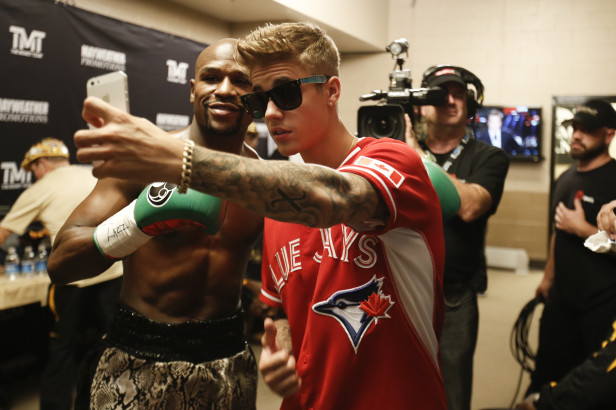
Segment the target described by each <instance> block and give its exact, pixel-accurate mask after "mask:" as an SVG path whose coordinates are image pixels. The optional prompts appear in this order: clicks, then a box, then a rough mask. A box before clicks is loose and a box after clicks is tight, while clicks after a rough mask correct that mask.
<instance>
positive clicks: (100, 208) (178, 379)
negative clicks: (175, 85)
mask: <svg viewBox="0 0 616 410" xmlns="http://www.w3.org/2000/svg"><path fill="white" fill-rule="evenodd" d="M235 43H236V40H233V39H224V40H221V41H219V42H217V43H215V44H213V45H211V46H210V47H208V48H206V49H205V50H204V51H203V52H202V53H201V55H199V57H198V59H197V62H196V67H195V78H194V79H193V80H191V83H190V86H191V94H190V101H191V102H192V103H193V105H194V118H193V121H192V123H191V125H190V126H188V127H187V128H186V129H184V130H181V131H179V132H177V133H175V136H176V137H177V138H181V139H190V140H192V141H194V143H195V144H196V145H198V146H206V147H209V148H212V149H215V150H219V151H225V152H230V153H234V154H240V155H243V156H247V157H251V158H256V157H257V155H256V154H255V153H254V151H252V150H251V149H250V148H248V147H247V146H245V145H244V143H243V141H244V134H245V132H246V128H247V127H248V125H249V124H250V122H251V121H252V118H251V117H250V116H249V115H248V114H247V113H246V112H245V111H244V110H243V109H242V106H241V101H240V96H241V95H243V94H246V93H247V92H250V91H251V83H250V81H249V78H248V75H247V73H246V72H245V71H244V69H242V68H240V66H239V65H238V64H237V63H236V62H235V60H234V57H233V50H234V48H235ZM101 125H102V123H101ZM144 188H146V187H145V186H144V185H140V184H136V183H132V182H127V181H121V180H119V179H113V178H106V179H101V180H100V181H99V182H98V184H97V185H96V187H95V188H94V190H93V191H92V193H91V194H90V196H89V197H87V198H86V199H85V200H84V202H82V204H81V205H80V206H79V207H78V208H77V209H76V211H75V212H74V213H73V214H72V215H71V217H70V218H69V219H68V220H67V221H66V223H65V225H64V227H63V228H62V230H61V231H60V232H59V234H58V237H57V240H56V242H55V246H54V248H53V251H52V253H51V255H50V258H49V275H50V277H51V279H52V280H53V281H54V282H56V283H69V282H72V281H74V280H77V279H83V278H86V277H93V276H96V275H98V274H99V273H101V272H102V271H104V270H105V269H106V268H107V267H109V266H110V265H111V264H112V262H113V259H122V260H123V264H124V283H123V286H122V291H121V295H120V303H119V304H118V307H117V311H116V316H115V319H114V324H112V328H111V330H110V331H109V333H108V334H107V336H106V337H105V338H104V339H103V341H102V346H101V347H100V348H99V349H97V351H96V352H93V353H92V354H91V357H90V358H89V360H88V361H87V362H86V363H87V365H86V366H84V370H85V371H87V374H86V373H84V377H83V381H82V383H81V385H80V388H79V391H78V395H77V400H76V408H87V407H90V408H95V409H104V408H118V407H121V408H137V407H138V408H224V409H250V408H254V407H255V400H256V384H257V378H256V377H257V368H256V363H255V360H254V357H253V355H252V353H251V352H250V350H249V348H248V347H247V344H246V342H245V338H244V334H243V319H242V316H241V314H240V308H239V305H240V291H241V287H242V279H243V278H242V276H243V274H244V272H245V269H246V264H247V261H248V258H249V255H250V251H251V250H252V248H253V246H254V243H255V241H256V240H257V238H258V236H259V234H260V233H261V230H262V225H263V218H262V217H260V216H257V215H256V214H254V213H252V212H250V211H247V210H245V209H242V208H240V207H239V206H236V205H234V204H232V203H226V202H221V201H220V200H218V199H216V198H213V197H210V196H208V195H205V194H201V193H197V192H191V190H189V192H188V193H187V194H186V195H182V194H180V193H178V189H177V187H176V186H175V185H172V184H166V185H162V184H153V186H150V187H147V188H146V189H145V190H144ZM155 193H158V194H160V195H161V196H162V195H163V194H165V193H170V194H171V196H172V200H173V201H174V206H176V207H178V208H182V207H183V206H184V205H186V206H190V207H197V208H199V209H205V208H209V211H204V212H202V213H203V215H201V217H202V220H201V221H197V222H195V223H193V222H189V223H186V221H183V222H182V221H180V222H178V221H177V219H190V218H191V216H190V215H183V216H182V215H179V213H181V211H171V212H170V213H169V212H167V213H166V214H164V213H163V214H162V215H163V217H158V220H157V223H152V221H151V220H152V218H155V219H156V216H155V214H156V212H157V211H158V209H157V208H155V207H154V206H152V205H150V204H149V202H147V201H146V199H148V198H145V197H146V195H149V196H150V198H149V199H150V200H151V199H152V198H151V197H152V195H153V194H155ZM138 197H139V199H137V202H136V204H131V202H132V201H133V200H135V198H138ZM170 202H171V201H170ZM184 203H186V204H184ZM129 204H131V205H130V206H129ZM133 205H134V209H133ZM166 205H168V204H166ZM166 205H163V207H164V206H166ZM148 207H149V208H148ZM208 212H209V214H208ZM175 213H178V215H175ZM144 215H145V216H144ZM133 216H134V219H135V220H136V223H137V226H138V227H139V228H137V231H136V232H132V233H131V234H129V235H125V236H126V238H124V239H128V242H129V244H126V243H120V244H117V243H115V244H113V243H111V244H108V243H107V239H109V237H110V236H109V235H108V234H106V233H107V232H108V231H107V230H105V229H106V227H108V226H109V224H113V223H116V222H117V220H118V218H120V219H122V218H124V219H126V218H128V219H131V218H132V217H133ZM192 216H194V215H192ZM144 218H145V219H144ZM148 218H149V221H150V222H147V220H148ZM124 219H122V220H124ZM167 219H174V220H175V222H173V221H168V220H167ZM144 220H146V222H144ZM133 223H134V222H133ZM148 224H149V225H150V228H152V227H153V226H155V227H159V228H160V226H161V225H166V226H169V225H171V226H172V228H171V229H170V230H169V232H165V231H166V229H162V230H160V229H159V232H155V231H153V230H152V229H150V230H148V229H146V227H145V226H144V225H148ZM199 224H202V225H205V229H204V227H201V226H197V225H199ZM99 226H100V227H99ZM97 227H99V228H98V229H97V230H96V232H97V233H96V234H94V232H95V229H96V228H97ZM133 229H135V228H134V226H133ZM142 230H143V231H145V232H146V233H147V234H145V233H142V232H141V231H142ZM101 232H103V233H102V234H101ZM116 232H117V233H119V230H117V229H116ZM161 232H162V233H161ZM157 234H158V235H157ZM93 237H95V238H96V239H95V240H94V239H93ZM136 237H137V238H138V240H139V242H137V243H136V244H133V245H131V244H130V243H131V242H135V238H136ZM95 241H96V243H95ZM131 246H132V248H131ZM103 255H105V256H103ZM72 272H79V273H80V275H79V276H76V275H71V273H72Z"/></svg>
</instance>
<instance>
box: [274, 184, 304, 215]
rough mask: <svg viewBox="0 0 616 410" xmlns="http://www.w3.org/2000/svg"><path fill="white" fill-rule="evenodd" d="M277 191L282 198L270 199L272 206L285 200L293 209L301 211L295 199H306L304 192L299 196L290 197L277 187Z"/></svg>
mask: <svg viewBox="0 0 616 410" xmlns="http://www.w3.org/2000/svg"><path fill="white" fill-rule="evenodd" d="M278 193H279V194H280V196H281V197H282V198H280V199H274V200H272V207H273V206H274V205H276V203H277V202H280V201H286V202H288V203H289V205H291V206H292V207H293V209H295V210H296V211H301V208H300V207H299V205H297V203H296V201H298V200H301V199H306V194H304V195H302V197H301V198H291V197H289V196H288V195H287V194H285V193H284V191H282V190H280V189H278Z"/></svg>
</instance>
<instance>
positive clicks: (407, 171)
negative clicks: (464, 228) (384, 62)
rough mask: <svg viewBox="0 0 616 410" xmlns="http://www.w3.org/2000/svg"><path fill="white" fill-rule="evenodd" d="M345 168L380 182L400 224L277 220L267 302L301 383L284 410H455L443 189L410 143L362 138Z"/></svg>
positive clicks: (268, 252) (270, 239) (271, 231)
mask: <svg viewBox="0 0 616 410" xmlns="http://www.w3.org/2000/svg"><path fill="white" fill-rule="evenodd" d="M337 171H338V172H351V173H354V174H357V175H360V176H362V177H364V178H366V179H367V180H368V181H370V183H371V184H372V185H373V186H374V188H375V189H376V190H377V191H378V192H379V193H380V195H381V197H382V198H383V201H384V202H385V203H386V204H387V208H388V210H389V219H388V221H387V222H386V224H385V226H382V225H381V226H378V225H376V224H374V223H372V221H366V223H365V225H366V226H367V227H369V228H368V230H364V231H362V232H356V231H354V230H353V229H351V228H350V227H348V226H346V225H344V224H341V225H337V226H333V227H330V228H327V229H318V228H307V227H305V226H302V225H298V224H291V223H283V222H277V221H274V220H271V219H266V221H265V232H264V244H263V263H262V280H263V288H262V292H261V295H260V299H261V300H262V301H263V302H265V303H267V304H269V305H270V306H273V307H276V308H283V309H284V311H285V313H286V314H287V317H288V319H289V325H290V328H291V341H292V345H293V353H294V355H295V358H296V359H297V371H298V373H299V376H300V377H301V378H302V386H301V389H300V391H299V392H298V393H297V394H295V395H294V396H293V397H290V398H286V399H284V400H283V404H282V408H283V409H298V408H301V409H319V410H322V409H337V410H339V409H354V410H359V409H371V410H372V409H375V408H383V409H402V408H404V409H445V408H446V401H445V392H444V388H443V382H442V378H441V374H440V370H439V359H438V337H439V336H440V332H441V328H442V323H443V314H444V302H443V296H442V275H443V265H444V256H445V245H444V240H443V226H442V218H441V209H440V204H439V200H438V197H437V195H436V192H435V191H434V188H433V187H432V184H431V183H430V180H429V178H428V175H427V173H426V170H425V168H424V166H423V164H422V162H421V159H420V158H419V156H418V155H417V153H416V152H415V151H413V150H412V149H411V148H409V147H408V146H407V145H406V144H404V143H402V142H400V141H394V140H390V139H379V140H377V139H374V138H363V139H361V140H360V141H359V143H358V144H357V145H356V147H355V148H354V149H353V150H352V152H350V153H349V155H348V156H347V158H346V159H345V160H344V162H343V163H342V164H341V166H340V167H339V168H338V170H337Z"/></svg>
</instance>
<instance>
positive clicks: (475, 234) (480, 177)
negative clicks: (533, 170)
mask: <svg viewBox="0 0 616 410" xmlns="http://www.w3.org/2000/svg"><path fill="white" fill-rule="evenodd" d="M434 155H435V157H436V160H437V163H438V164H439V165H442V164H443V163H445V161H447V160H448V159H449V157H450V153H447V154H440V155H437V154H434ZM508 170H509V158H508V157H507V154H506V153H505V152H504V151H503V150H502V149H500V148H495V147H493V146H491V145H488V144H485V143H483V142H481V141H478V140H476V139H474V138H470V139H469V140H468V142H467V143H466V145H464V148H463V149H462V153H461V154H460V155H459V156H458V157H457V158H456V159H455V160H453V163H452V165H451V167H450V168H449V170H448V171H447V172H448V173H450V174H453V175H455V176H456V178H458V179H459V180H461V181H464V182H467V183H475V184H478V185H481V186H482V187H483V188H485V189H486V190H487V191H488V192H489V194H490V196H491V197H492V209H490V211H489V212H487V213H486V214H484V215H482V216H481V217H480V218H478V219H476V220H475V221H473V222H464V221H463V220H462V219H460V217H458V216H455V217H454V218H452V219H451V220H449V221H444V222H443V226H444V232H445V252H446V253H445V276H444V283H445V284H452V283H459V284H465V285H468V284H470V285H471V286H472V287H473V289H475V290H476V291H479V292H482V291H484V290H485V289H486V286H487V276H486V261H485V250H484V248H485V234H486V228H487V223H488V218H489V217H490V215H492V214H493V213H494V212H496V209H497V207H498V204H499V202H500V200H501V197H502V195H503V187H504V185H505V177H506V176H507V171H508Z"/></svg>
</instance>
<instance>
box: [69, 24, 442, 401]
mask: <svg viewBox="0 0 616 410" xmlns="http://www.w3.org/2000/svg"><path fill="white" fill-rule="evenodd" d="M238 58H239V60H240V62H241V63H242V64H244V65H245V66H247V67H248V69H249V72H250V79H251V81H252V85H253V91H254V92H253V93H252V94H248V95H246V96H244V97H242V100H243V103H244V107H245V108H246V109H247V111H248V112H249V113H250V114H252V115H253V116H255V117H263V118H264V120H265V122H266V124H267V126H268V128H269V132H270V134H271V135H272V137H273V138H274V140H275V141H276V143H277V145H278V149H279V150H280V152H281V153H282V154H283V155H292V154H296V153H300V154H301V156H302V158H303V160H304V161H305V162H306V163H308V164H296V163H291V162H287V161H257V160H252V159H248V158H242V157H239V156H237V155H233V154H225V153H220V152H214V151H211V150H208V149H204V148H197V147H195V148H194V150H193V149H192V148H191V147H189V146H184V144H182V143H181V142H178V141H172V140H170V139H169V138H168V137H167V136H166V135H165V134H164V133H163V132H161V130H159V129H157V128H156V127H154V126H153V125H152V124H151V123H148V122H147V121H145V120H143V119H139V118H135V117H132V116H129V115H127V114H124V113H121V112H119V111H117V110H115V109H113V108H112V107H110V106H108V105H106V104H104V103H103V102H101V101H99V100H93V99H90V100H87V101H86V103H85V106H84V118H86V119H87V120H88V121H90V122H94V123H96V124H97V125H99V126H101V127H100V128H99V129H97V130H83V131H79V132H78V133H76V135H75V141H76V143H77V145H78V146H79V152H78V156H79V158H80V159H81V160H83V161H92V160H95V159H96V160H105V163H104V164H102V165H99V166H97V167H95V168H94V171H93V172H94V175H96V176H98V177H99V178H103V177H109V176H116V177H118V176H121V177H123V178H129V179H133V180H137V181H142V182H148V181H152V180H162V181H165V180H166V181H171V182H175V183H178V182H179V183H181V184H183V185H190V187H191V188H193V189H196V190H199V191H202V192H206V193H208V194H210V195H215V196H217V197H220V198H223V199H225V200H227V201H230V202H233V203H235V204H238V205H240V206H242V207H246V208H247V209H250V210H252V211H254V212H257V213H260V214H262V215H265V216H266V217H267V219H266V223H265V232H264V254H263V266H264V267H263V272H264V273H263V279H264V284H263V290H262V294H261V300H262V301H264V302H265V303H268V304H269V305H270V306H274V307H279V308H282V309H283V310H284V312H285V313H286V314H287V316H288V320H287V319H279V320H278V321H277V323H276V324H274V322H273V321H271V320H270V319H267V320H266V323H265V328H266V333H265V335H264V337H263V340H262V342H263V345H264V348H263V352H262V355H261V362H260V369H261V371H262V373H263V375H264V378H265V380H266V382H267V383H268V385H269V386H270V387H271V388H272V389H273V390H274V391H275V392H277V393H279V394H280V395H282V396H284V400H283V404H282V407H283V408H319V409H340V408H353V409H369V408H370V409H372V408H375V407H376V406H381V407H385V408H411V409H412V408H416V409H425V408H431V409H444V408H445V397H444V391H443V385H442V380H441V376H440V370H439V359H438V336H439V334H440V328H441V322H442V313H443V301H442V293H441V280H442V277H441V275H442V268H443V247H444V244H443V236H442V219H441V213H440V207H439V206H438V197H437V196H436V192H435V191H434V189H433V188H432V185H431V183H430V180H429V179H428V176H427V173H426V171H425V168H424V167H423V164H422V162H421V159H420V158H419V156H418V155H417V154H416V153H415V152H414V151H413V150H412V149H410V148H409V147H408V146H406V145H405V144H404V143H401V142H397V141H393V140H375V139H373V138H363V139H360V140H358V139H357V138H355V137H354V136H353V135H352V134H351V133H349V132H348V131H347V129H346V128H345V126H344V125H343V124H342V122H341V121H340V118H339V116H338V112H337V107H336V104H337V102H338V99H339V98H340V92H341V85H340V79H339V78H338V65H339V53H338V50H337V48H336V46H335V44H334V43H333V41H332V40H331V38H330V37H329V36H328V35H327V34H326V33H325V32H324V31H323V30H322V29H320V28H319V27H318V26H315V25H313V24H309V23H287V24H280V25H267V26H265V27H263V28H260V29H257V30H255V31H254V32H253V33H251V34H250V35H249V36H247V37H246V38H244V39H242V40H241V41H240V43H239V44H238ZM135 126H138V128H136V127H135ZM136 153H138V155H136ZM183 155H184V160H182V158H183ZM191 159H192V161H191ZM183 162H184V164H185V165H187V164H190V163H192V167H191V168H192V173H191V175H190V176H188V175H187V174H186V172H184V173H182V172H181V169H182V168H181V165H182V163H183ZM154 164H156V165H154ZM287 324H288V325H287ZM289 336H290V338H289Z"/></svg>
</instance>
